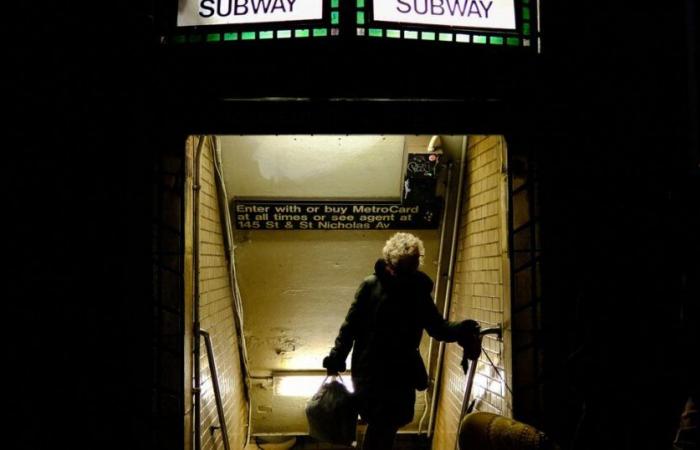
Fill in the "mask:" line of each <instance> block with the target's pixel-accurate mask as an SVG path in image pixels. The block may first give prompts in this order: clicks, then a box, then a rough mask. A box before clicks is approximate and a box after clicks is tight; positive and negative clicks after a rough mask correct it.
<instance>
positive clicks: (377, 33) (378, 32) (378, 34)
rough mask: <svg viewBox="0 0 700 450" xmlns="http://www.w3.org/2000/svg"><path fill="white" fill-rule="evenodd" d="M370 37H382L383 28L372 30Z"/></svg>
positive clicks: (370, 30)
mask: <svg viewBox="0 0 700 450" xmlns="http://www.w3.org/2000/svg"><path fill="white" fill-rule="evenodd" d="M369 35H370V36H372V37H382V29H381V28H370V29H369Z"/></svg>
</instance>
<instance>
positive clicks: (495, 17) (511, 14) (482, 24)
mask: <svg viewBox="0 0 700 450" xmlns="http://www.w3.org/2000/svg"><path fill="white" fill-rule="evenodd" d="M374 20H376V21H385V22H401V23H417V24H425V25H438V26H452V27H460V28H487V29H507V30H514V29H515V28H516V23H515V4H514V0H374Z"/></svg>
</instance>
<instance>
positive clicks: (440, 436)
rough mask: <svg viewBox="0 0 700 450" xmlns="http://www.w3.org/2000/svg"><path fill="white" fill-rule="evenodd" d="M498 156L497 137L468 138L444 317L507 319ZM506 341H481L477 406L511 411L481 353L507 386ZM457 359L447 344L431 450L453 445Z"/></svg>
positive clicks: (459, 374) (487, 321)
mask: <svg viewBox="0 0 700 450" xmlns="http://www.w3.org/2000/svg"><path fill="white" fill-rule="evenodd" d="M504 155H505V140H504V138H503V137H501V136H469V138H468V141H467V166H466V173H465V181H464V188H463V189H464V190H463V193H462V195H463V197H462V210H461V217H460V219H459V220H460V224H459V235H458V242H459V250H458V253H457V261H456V266H455V274H454V281H453V283H454V284H453V294H452V299H451V304H450V313H449V314H450V320H463V319H466V318H471V319H475V320H477V321H479V323H480V324H481V327H482V328H486V327H491V326H495V325H497V324H498V323H504V322H505V323H507V321H508V316H509V306H508V305H507V304H506V302H507V301H508V300H507V299H508V298H509V296H508V290H509V289H508V286H509V281H508V273H509V269H508V265H507V258H506V255H507V233H506V229H505V224H506V214H507V208H506V205H507V194H506V192H507V190H506V184H505V182H506V178H505V177H506V172H505V170H504V166H505V164H504ZM509 342H510V335H509V333H506V334H505V336H504V341H503V343H501V342H499V341H498V340H496V339H494V338H490V337H486V338H485V339H484V342H483V348H484V354H482V356H481V359H480V361H479V364H478V365H477V376H476V378H475V381H474V388H473V397H476V398H478V401H477V403H476V409H478V410H481V411H489V412H495V413H499V414H504V415H507V416H511V415H512V411H511V409H512V408H511V403H512V399H511V396H510V393H509V392H508V391H507V389H506V387H505V384H504V383H503V382H502V380H501V378H500V377H499V376H498V374H497V373H496V372H495V370H494V369H493V367H492V366H491V364H490V363H489V362H488V359H487V358H486V356H485V355H488V356H489V357H490V358H491V360H492V361H493V363H494V364H495V365H496V366H498V367H499V369H500V370H499V371H500V373H501V376H503V377H504V378H506V379H507V380H508V385H509V386H510V384H511V383H510V377H509V373H510V370H511V369H510V363H509V359H510V348H509V344H508V343H509ZM461 358H462V351H461V347H459V346H458V345H457V344H447V346H446V349H445V359H444V365H443V372H442V379H441V387H440V392H439V403H438V411H437V419H436V424H435V433H434V438H433V449H435V450H438V449H439V450H443V449H444V450H452V449H454V443H455V438H456V435H457V431H458V428H459V416H460V413H461V409H462V402H463V398H464V391H465V387H466V386H465V385H466V376H465V375H464V373H463V371H462V367H461V366H460V362H461ZM507 373H508V375H506V374H507Z"/></svg>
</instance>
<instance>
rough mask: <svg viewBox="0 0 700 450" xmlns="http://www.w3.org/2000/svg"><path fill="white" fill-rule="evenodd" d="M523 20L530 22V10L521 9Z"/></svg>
mask: <svg viewBox="0 0 700 450" xmlns="http://www.w3.org/2000/svg"><path fill="white" fill-rule="evenodd" d="M523 20H530V8H527V7H526V8H523Z"/></svg>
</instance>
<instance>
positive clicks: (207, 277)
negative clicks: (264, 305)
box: [188, 137, 248, 450]
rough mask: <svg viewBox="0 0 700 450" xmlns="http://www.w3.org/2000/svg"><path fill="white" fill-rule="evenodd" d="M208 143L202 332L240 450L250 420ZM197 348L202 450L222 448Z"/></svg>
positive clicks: (203, 360)
mask: <svg viewBox="0 0 700 450" xmlns="http://www.w3.org/2000/svg"><path fill="white" fill-rule="evenodd" d="M210 139H211V138H209V137H207V138H206V141H205V144H204V147H203V152H202V159H201V190H200V294H201V295H200V306H199V314H200V324H201V328H202V329H203V330H205V331H207V332H209V333H210V335H211V339H212V346H213V349H214V357H215V362H216V369H217V372H218V378H219V387H220V390H221V397H222V401H223V405H224V414H225V418H226V424H227V429H228V435H229V441H230V444H231V448H232V449H243V448H244V446H245V438H246V430H247V428H246V427H247V421H248V413H247V402H246V399H245V393H244V380H243V373H242V371H241V365H240V360H239V352H238V346H237V343H236V328H235V324H234V318H233V301H232V290H231V285H230V283H229V275H228V262H227V259H226V249H225V246H224V236H223V231H222V224H221V215H220V211H219V203H218V200H217V185H216V180H215V178H214V163H213V159H212V153H211V140H210ZM188 145H190V146H195V148H196V145H197V139H196V138H190V139H189V140H188ZM192 154H194V152H192ZM201 349H202V351H201V358H200V364H201V366H200V367H201V383H202V397H201V399H202V405H201V438H202V448H203V449H205V450H206V449H220V448H223V443H222V434H221V432H220V430H217V431H215V432H214V433H212V432H211V430H210V427H211V426H218V425H219V419H218V416H217V412H216V401H215V397H214V388H213V385H212V380H211V375H210V371H209V365H208V362H207V354H206V349H205V345H204V339H203V338H202V341H201Z"/></svg>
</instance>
